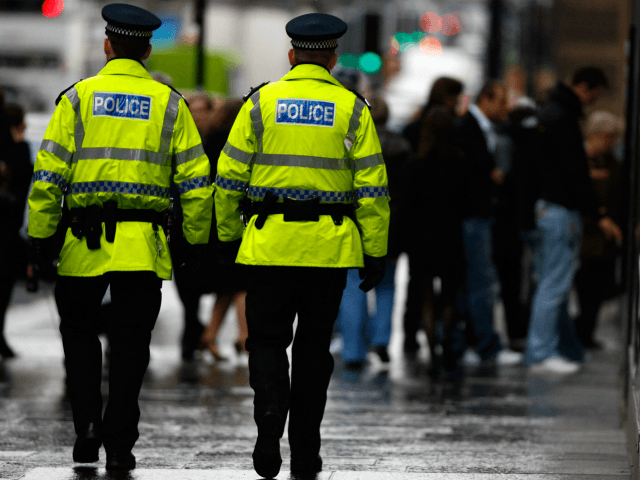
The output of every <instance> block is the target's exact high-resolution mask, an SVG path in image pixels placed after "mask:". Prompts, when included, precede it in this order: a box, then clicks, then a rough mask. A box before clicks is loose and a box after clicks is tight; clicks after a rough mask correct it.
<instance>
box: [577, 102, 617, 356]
mask: <svg viewBox="0 0 640 480" xmlns="http://www.w3.org/2000/svg"><path fill="white" fill-rule="evenodd" d="M621 134H622V120H620V119H618V118H617V117H616V116H615V115H612V114H611V113H608V112H604V111H599V112H594V113H592V114H591V115H590V116H589V118H588V120H587V144H586V151H587V158H588V160H589V176H590V177H591V181H592V182H593V186H594V188H595V190H596V193H597V194H598V197H599V198H600V201H601V202H602V204H603V205H604V206H605V207H606V209H607V211H608V212H609V215H610V216H611V218H612V219H613V220H614V221H615V222H616V223H619V222H620V221H621V220H622V218H621V211H620V205H621V199H622V188H621V187H622V182H621V181H622V178H621V177H622V165H621V164H620V162H619V161H618V160H617V159H616V158H615V157H614V155H613V153H612V151H613V148H614V146H615V144H616V141H617V140H618V137H619V136H620V135H621ZM618 253H619V247H618V244H617V243H616V241H615V239H613V238H607V237H606V235H605V234H604V233H603V232H602V230H600V228H599V227H598V224H597V222H596V219H595V218H593V217H592V216H591V215H587V216H585V218H584V235H583V240H582V251H581V252H580V268H579V269H578V272H577V273H576V279H575V286H576V290H577V292H578V300H579V302H580V316H579V317H578V318H576V319H575V324H576V332H577V334H578V338H579V339H580V342H581V343H582V346H583V347H584V348H587V349H598V348H600V347H601V345H600V343H599V342H597V341H596V340H595V338H594V333H595V331H596V326H597V318H598V312H599V311H600V306H601V305H602V303H603V302H604V301H605V300H607V299H610V298H613V297H615V295H616V294H617V293H618V289H617V286H616V278H615V276H616V275H615V270H616V259H617V257H618Z"/></svg>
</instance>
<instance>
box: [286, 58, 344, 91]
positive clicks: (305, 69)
mask: <svg viewBox="0 0 640 480" xmlns="http://www.w3.org/2000/svg"><path fill="white" fill-rule="evenodd" d="M306 78H311V79H314V80H321V81H324V82H328V83H332V84H333V85H335V86H337V87H342V84H341V83H340V82H339V81H337V80H336V79H335V78H333V77H332V76H331V74H330V73H329V70H327V69H326V68H324V67H322V66H320V65H316V64H315V63H299V64H298V65H295V66H294V67H293V68H292V69H291V71H290V72H289V73H287V74H286V75H285V76H284V77H282V79H281V80H282V81H288V80H301V79H306ZM342 88H344V87H342Z"/></svg>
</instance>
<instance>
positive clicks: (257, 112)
mask: <svg viewBox="0 0 640 480" xmlns="http://www.w3.org/2000/svg"><path fill="white" fill-rule="evenodd" d="M251 101H252V102H253V105H254V106H253V108H252V109H251V112H250V113H249V114H250V115H251V121H252V122H253V131H254V133H255V134H256V140H257V142H258V149H257V150H258V153H262V136H263V135H264V123H262V110H261V109H260V90H258V91H257V92H256V93H254V94H253V95H252V96H251Z"/></svg>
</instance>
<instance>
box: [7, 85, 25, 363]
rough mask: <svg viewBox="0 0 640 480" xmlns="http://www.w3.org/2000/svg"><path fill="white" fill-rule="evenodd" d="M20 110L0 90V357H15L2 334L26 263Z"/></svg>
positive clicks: (23, 165)
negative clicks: (17, 282)
mask: <svg viewBox="0 0 640 480" xmlns="http://www.w3.org/2000/svg"><path fill="white" fill-rule="evenodd" d="M25 128H26V125H25V122H24V110H23V109H22V107H20V106H18V105H14V104H8V105H4V97H3V93H2V90H1V89H0V225H2V228H0V357H2V358H11V357H14V356H15V353H14V352H13V350H12V349H11V348H10V347H9V345H8V344H7V341H6V339H5V337H4V323H5V316H6V312H7V308H8V307H9V302H10V300H11V292H12V291H13V286H14V284H15V282H16V279H17V278H18V276H19V275H21V273H24V272H25V269H26V266H27V247H26V244H25V242H24V240H23V239H22V237H21V236H20V233H19V232H20V228H22V222H23V220H24V209H25V205H26V203H27V194H28V192H29V185H30V184H31V177H32V175H33V165H32V164H31V156H30V154H29V145H28V144H27V142H25V140H24V131H25Z"/></svg>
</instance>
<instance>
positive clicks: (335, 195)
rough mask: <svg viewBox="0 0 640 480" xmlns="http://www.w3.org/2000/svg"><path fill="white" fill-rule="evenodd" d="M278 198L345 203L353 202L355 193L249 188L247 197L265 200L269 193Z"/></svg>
mask: <svg viewBox="0 0 640 480" xmlns="http://www.w3.org/2000/svg"><path fill="white" fill-rule="evenodd" d="M268 191H270V192H271V193H274V194H276V195H277V196H278V197H280V198H282V199H284V198H291V199H293V200H310V199H312V198H316V197H319V198H320V201H321V202H325V203H345V202H352V201H353V192H324V191H321V190H300V189H294V188H273V187H253V186H252V187H249V190H248V192H247V195H248V196H249V197H251V198H264V197H265V195H266V194H267V192H268Z"/></svg>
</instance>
